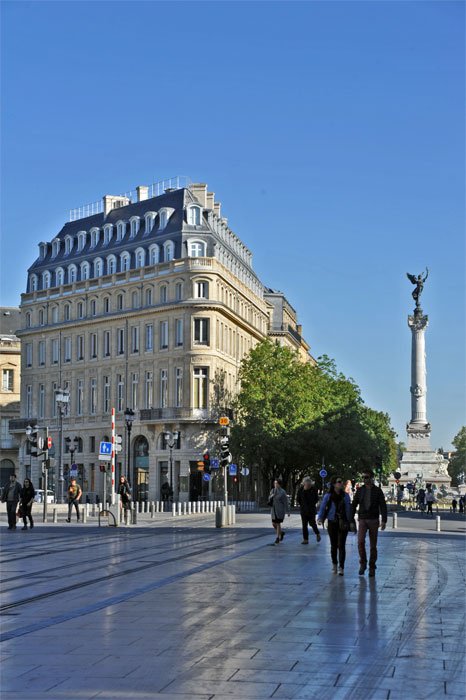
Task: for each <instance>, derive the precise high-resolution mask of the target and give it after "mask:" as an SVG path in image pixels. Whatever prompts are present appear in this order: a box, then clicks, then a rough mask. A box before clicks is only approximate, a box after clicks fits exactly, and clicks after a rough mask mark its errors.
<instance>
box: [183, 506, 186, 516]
mask: <svg viewBox="0 0 466 700" xmlns="http://www.w3.org/2000/svg"><path fill="white" fill-rule="evenodd" d="M183 515H186V503H183Z"/></svg>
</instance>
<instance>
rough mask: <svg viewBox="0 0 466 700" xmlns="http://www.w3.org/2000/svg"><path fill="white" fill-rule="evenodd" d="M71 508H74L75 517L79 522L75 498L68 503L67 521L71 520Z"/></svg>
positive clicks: (77, 503)
mask: <svg viewBox="0 0 466 700" xmlns="http://www.w3.org/2000/svg"><path fill="white" fill-rule="evenodd" d="M73 506H74V507H75V508H76V517H77V519H78V520H79V501H78V500H77V499H76V498H72V499H70V500H69V501H68V520H71V511H72V510H73Z"/></svg>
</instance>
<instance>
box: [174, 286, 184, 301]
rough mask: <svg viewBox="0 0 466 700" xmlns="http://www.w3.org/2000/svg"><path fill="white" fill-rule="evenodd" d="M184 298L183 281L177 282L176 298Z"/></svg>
mask: <svg viewBox="0 0 466 700" xmlns="http://www.w3.org/2000/svg"><path fill="white" fill-rule="evenodd" d="M182 299H183V282H177V283H176V284H175V300H176V301H181V300H182Z"/></svg>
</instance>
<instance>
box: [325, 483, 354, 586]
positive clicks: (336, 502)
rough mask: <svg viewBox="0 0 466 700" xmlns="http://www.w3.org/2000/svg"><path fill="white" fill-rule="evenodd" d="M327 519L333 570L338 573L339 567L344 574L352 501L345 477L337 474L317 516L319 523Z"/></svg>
mask: <svg viewBox="0 0 466 700" xmlns="http://www.w3.org/2000/svg"><path fill="white" fill-rule="evenodd" d="M325 520H327V521H328V536H329V538H330V556H331V557H332V570H333V573H334V574H336V573H337V569H338V573H339V574H340V576H343V575H344V573H345V559H346V538H347V536H348V532H349V529H350V524H351V522H352V518H351V501H350V497H349V496H348V494H347V493H345V491H344V489H343V479H340V478H339V477H336V476H334V477H332V479H331V482H330V488H329V491H328V493H326V494H325V496H324V497H323V499H322V503H321V505H320V509H319V514H318V516H317V522H318V523H319V525H322V524H323V523H324V522H325ZM352 529H353V528H352ZM338 565H339V568H338Z"/></svg>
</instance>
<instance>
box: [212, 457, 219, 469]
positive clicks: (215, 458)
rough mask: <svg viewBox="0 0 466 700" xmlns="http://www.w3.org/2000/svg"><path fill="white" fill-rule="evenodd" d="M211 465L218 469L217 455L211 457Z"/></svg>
mask: <svg viewBox="0 0 466 700" xmlns="http://www.w3.org/2000/svg"><path fill="white" fill-rule="evenodd" d="M210 467H211V469H218V467H219V463H218V459H217V457H211V459H210Z"/></svg>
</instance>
